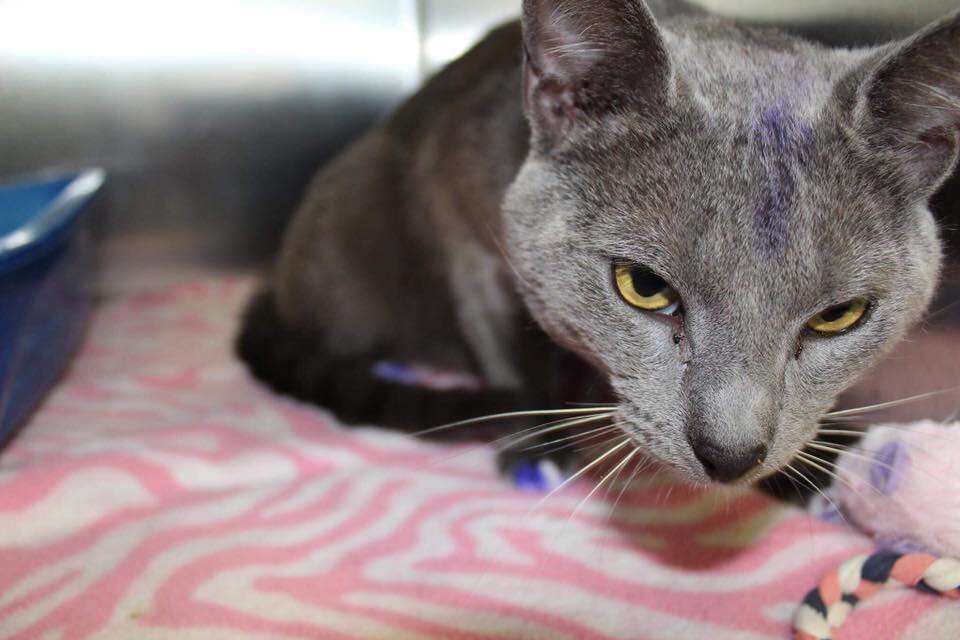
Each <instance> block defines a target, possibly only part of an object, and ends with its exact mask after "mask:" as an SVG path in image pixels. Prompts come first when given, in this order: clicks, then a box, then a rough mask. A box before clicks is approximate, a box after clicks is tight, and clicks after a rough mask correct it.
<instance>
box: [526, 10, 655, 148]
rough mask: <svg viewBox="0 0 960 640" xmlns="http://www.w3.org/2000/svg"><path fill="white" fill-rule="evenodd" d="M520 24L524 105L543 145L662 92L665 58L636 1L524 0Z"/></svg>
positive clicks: (649, 103) (646, 104) (649, 102)
mask: <svg viewBox="0 0 960 640" xmlns="http://www.w3.org/2000/svg"><path fill="white" fill-rule="evenodd" d="M523 27H524V28H523V31H524V37H523V41H524V71H523V74H524V104H525V107H526V112H527V116H528V118H529V119H530V121H531V124H532V125H533V129H534V134H535V136H536V137H537V138H538V140H539V141H540V142H541V143H543V144H544V145H547V146H550V145H552V144H554V143H556V142H558V141H559V140H562V139H563V138H564V137H566V136H568V135H569V134H570V133H571V132H572V131H573V130H574V129H575V128H576V127H577V126H578V125H580V124H582V123H584V122H588V121H591V120H594V121H595V120H597V119H599V118H602V117H603V116H605V115H608V114H610V113H613V112H616V111H620V110H626V109H636V108H654V107H655V106H656V105H659V104H661V103H663V101H664V100H665V99H666V98H667V96H668V94H669V90H670V85H671V69H670V58H669V56H668V54H667V49H666V46H665V44H664V41H663V36H662V34H661V32H660V29H659V28H658V27H657V23H656V21H655V20H654V17H653V15H652V14H651V13H650V10H649V9H648V8H647V6H646V5H645V4H644V3H643V0H524V2H523Z"/></svg>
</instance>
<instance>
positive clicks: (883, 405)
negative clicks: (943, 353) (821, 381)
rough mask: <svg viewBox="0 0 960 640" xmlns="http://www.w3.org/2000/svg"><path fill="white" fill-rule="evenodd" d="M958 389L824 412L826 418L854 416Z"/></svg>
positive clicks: (953, 389)
mask: <svg viewBox="0 0 960 640" xmlns="http://www.w3.org/2000/svg"><path fill="white" fill-rule="evenodd" d="M958 389H960V387H954V388H952V389H942V390H940V391H931V392H930V393H923V394H920V395H918V396H911V397H909V398H903V399H901V400H892V401H890V402H881V403H880V404H873V405H869V406H866V407H857V408H856V409H845V410H844V411H832V412H830V413H828V414H826V416H827V417H828V418H839V417H843V416H855V415H859V414H861V413H869V412H871V411H879V410H880V409H889V408H891V407H899V406H900V405H903V404H907V403H909V402H918V401H920V400H926V399H927V398H933V397H935V396H939V395H943V394H945V393H951V392H954V391H957V390H958Z"/></svg>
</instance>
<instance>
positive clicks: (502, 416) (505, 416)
mask: <svg viewBox="0 0 960 640" xmlns="http://www.w3.org/2000/svg"><path fill="white" fill-rule="evenodd" d="M600 413H611V412H610V410H609V409H606V408H604V409H599V408H589V409H549V410H545V411H511V412H509V413H497V414H493V415H489V416H481V417H479V418H471V419H469V420H461V421H460V422H451V423H450V424H444V425H440V426H439V427H433V428H432V429H426V430H424V431H418V432H416V433H413V434H411V435H413V436H425V435H429V434H431V433H437V432H438V431H445V430H447V429H453V428H456V427H465V426H468V425H472V424H479V423H481V422H488V421H491V420H511V419H513V418H542V417H549V416H577V415H590V414H600Z"/></svg>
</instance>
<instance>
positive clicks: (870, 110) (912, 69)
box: [856, 12, 960, 196]
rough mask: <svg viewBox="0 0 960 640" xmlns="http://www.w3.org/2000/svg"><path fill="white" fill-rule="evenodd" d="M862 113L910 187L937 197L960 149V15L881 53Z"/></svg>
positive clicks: (869, 132)
mask: <svg viewBox="0 0 960 640" xmlns="http://www.w3.org/2000/svg"><path fill="white" fill-rule="evenodd" d="M856 109H857V111H856V117H857V127H858V128H859V130H860V132H861V134H862V135H863V136H864V137H865V138H866V140H867V141H868V143H869V144H870V146H871V148H872V150H874V151H875V152H878V153H880V154H881V157H882V158H883V160H884V161H887V162H892V163H894V164H896V165H897V166H898V167H899V168H900V170H901V172H902V174H903V175H902V177H903V179H905V180H906V181H907V186H908V188H911V189H914V190H917V192H918V193H919V194H920V195H923V196H931V195H933V193H934V192H935V191H936V190H937V189H938V188H939V187H940V185H941V184H942V183H943V181H944V180H946V179H947V178H948V177H949V175H950V172H951V170H952V169H953V168H954V166H955V165H956V163H957V157H958V149H960V12H958V13H954V14H953V15H951V16H949V17H947V18H945V19H943V20H941V21H939V22H936V23H934V24H932V25H930V26H929V27H927V28H926V29H924V30H923V31H921V32H920V33H918V34H917V35H915V36H914V37H912V38H910V39H909V40H906V41H905V42H903V43H900V44H898V45H896V46H893V47H890V48H888V49H886V50H884V51H883V52H882V53H881V54H879V57H878V58H875V59H874V61H873V62H872V65H871V69H870V72H869V75H868V77H867V80H866V82H864V83H863V85H862V86H861V87H860V91H859V99H858V103H857V106H856Z"/></svg>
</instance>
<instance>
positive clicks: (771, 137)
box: [754, 103, 813, 257]
mask: <svg viewBox="0 0 960 640" xmlns="http://www.w3.org/2000/svg"><path fill="white" fill-rule="evenodd" d="M754 141H755V143H756V145H757V148H758V150H759V152H760V159H761V162H762V164H763V170H764V173H765V179H764V184H763V190H762V194H761V196H760V202H759V203H758V204H757V210H756V217H755V220H754V226H755V228H756V231H757V236H758V238H759V241H760V248H761V251H762V253H763V254H764V256H767V257H771V256H773V255H775V254H777V253H779V252H780V251H782V250H783V249H784V247H786V245H787V242H788V240H789V231H790V214H791V213H792V210H793V206H794V204H795V200H796V194H797V174H798V173H799V171H800V170H801V169H803V168H804V167H805V166H806V165H807V163H808V162H809V157H810V149H811V147H812V146H813V127H811V126H810V125H809V124H807V123H804V122H802V121H800V120H798V119H797V118H796V116H794V115H792V114H791V113H790V111H789V110H788V109H787V107H786V106H785V105H784V104H783V103H780V104H777V105H775V106H772V107H768V108H766V109H764V110H763V111H762V112H761V113H760V116H759V122H758V124H757V129H756V132H755V134H754Z"/></svg>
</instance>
